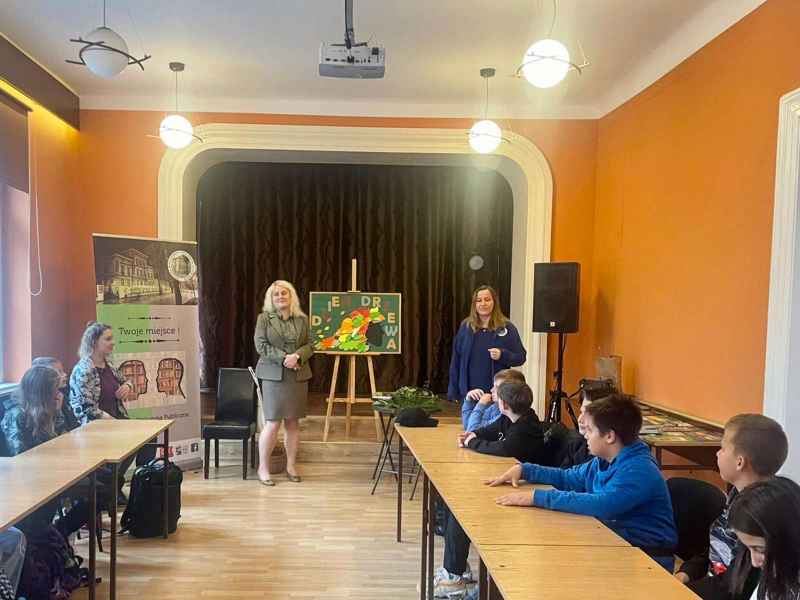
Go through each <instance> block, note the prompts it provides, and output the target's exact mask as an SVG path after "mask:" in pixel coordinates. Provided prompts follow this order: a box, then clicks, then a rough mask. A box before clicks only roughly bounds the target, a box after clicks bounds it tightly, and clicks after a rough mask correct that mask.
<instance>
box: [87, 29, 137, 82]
mask: <svg viewBox="0 0 800 600" xmlns="http://www.w3.org/2000/svg"><path fill="white" fill-rule="evenodd" d="M84 39H85V40H86V41H89V42H103V43H104V44H105V45H106V46H111V47H112V48H116V49H117V50H121V51H122V52H124V53H125V54H120V53H119V52H114V51H113V50H108V49H106V48H103V47H100V46H89V47H88V48H86V50H84V51H83V54H82V57H83V62H85V63H86V66H87V67H88V68H89V70H90V71H91V72H92V73H94V74H95V75H97V76H98V77H103V78H104V79H110V78H111V77H114V76H115V75H119V74H120V73H122V71H123V70H125V67H127V66H128V57H127V56H126V54H127V53H128V44H126V43H125V40H123V39H122V38H121V37H120V36H119V34H118V33H117V32H115V31H114V30H112V29H109V28H108V27H98V28H97V29H95V30H94V31H91V32H89V33H88V34H86V36H84Z"/></svg>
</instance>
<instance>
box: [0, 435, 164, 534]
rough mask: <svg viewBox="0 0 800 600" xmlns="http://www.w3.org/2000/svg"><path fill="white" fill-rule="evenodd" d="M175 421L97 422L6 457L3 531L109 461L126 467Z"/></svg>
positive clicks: (1, 490) (1, 468)
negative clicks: (132, 457)
mask: <svg viewBox="0 0 800 600" xmlns="http://www.w3.org/2000/svg"><path fill="white" fill-rule="evenodd" d="M170 425H172V420H169V419H168V420H163V421H162V420H155V419H147V420H134V419H131V420H117V419H107V420H97V421H92V422H90V423H88V424H86V425H84V426H82V427H78V428H77V429H74V430H73V431H70V432H69V433H65V434H64V435H60V436H58V437H57V438H54V439H52V440H50V441H48V442H45V443H44V444H40V445H38V446H36V447H35V448H31V449H30V450H28V451H27V452H23V453H22V454H19V455H17V456H13V457H11V458H0V482H2V485H0V531H3V530H5V529H7V528H8V527H10V526H11V525H12V524H14V523H16V522H17V521H19V520H20V519H22V518H24V517H26V516H27V515H29V514H30V513H32V512H33V511H34V510H36V509H37V508H39V507H41V506H43V505H44V504H46V503H47V502H49V501H50V500H52V499H53V498H55V497H56V496H58V495H59V494H61V493H63V492H64V491H65V490H67V489H68V488H69V487H70V486H72V485H74V484H75V483H76V482H77V481H79V480H80V479H82V478H83V477H86V476H88V475H89V474H91V472H92V471H94V470H95V469H97V468H98V467H100V466H101V465H103V464H104V463H107V462H112V463H113V462H120V461H122V460H124V459H125V458H126V457H128V456H130V455H131V454H133V453H134V452H136V451H137V450H138V449H139V448H141V447H142V446H143V445H144V444H146V443H147V442H148V441H149V440H150V439H152V438H153V437H155V436H156V435H158V434H159V433H161V432H162V431H164V430H165V429H166V428H167V427H169V426H170Z"/></svg>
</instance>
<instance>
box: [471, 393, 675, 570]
mask: <svg viewBox="0 0 800 600" xmlns="http://www.w3.org/2000/svg"><path fill="white" fill-rule="evenodd" d="M641 427H642V412H641V410H640V409H639V407H638V406H637V404H636V403H635V402H634V401H633V400H632V399H631V398H629V397H627V396H623V395H621V394H612V395H611V396H608V397H606V398H603V399H601V400H597V401H595V402H593V403H592V404H590V405H588V406H587V407H586V411H585V414H584V429H585V433H584V437H585V438H586V442H587V444H588V446H589V452H590V453H591V454H592V455H593V456H594V458H593V459H592V460H590V461H589V462H587V463H584V464H582V465H578V466H576V467H572V468H571V469H557V468H551V467H542V466H539V465H534V464H530V463H525V464H519V465H515V466H514V467H511V468H510V469H509V470H508V471H506V472H505V473H503V474H502V475H501V476H500V477H497V478H496V479H492V480H489V481H487V482H486V483H487V484H489V485H493V486H494V485H501V484H504V483H511V485H512V486H514V487H517V482H518V481H519V480H520V479H523V480H525V481H528V482H530V483H547V484H550V485H552V486H553V487H554V488H555V489H554V490H539V489H537V490H534V491H533V494H531V492H530V491H528V492H518V493H512V494H507V495H505V496H502V497H500V498H498V499H497V503H498V504H501V505H504V506H536V507H539V508H548V509H550V510H558V511H562V512H570V513H577V514H581V515H589V516H592V517H596V518H598V519H600V521H602V522H603V523H604V524H605V525H606V526H607V527H609V528H610V529H612V530H613V531H614V532H616V533H617V534H618V535H619V536H620V537H622V538H623V539H625V540H626V541H627V542H629V543H630V544H631V545H633V546H637V547H639V548H641V549H642V550H644V551H645V552H646V553H647V554H649V555H650V556H651V557H653V558H654V559H655V560H656V562H658V563H659V564H661V565H662V566H663V567H664V568H666V569H668V570H669V571H670V573H671V572H672V567H673V564H674V558H673V555H672V552H673V549H674V547H675V544H676V543H677V541H678V534H677V532H676V529H675V521H674V519H673V516H672V503H671V501H670V496H669V490H668V489H667V485H666V482H665V481H664V478H663V477H662V476H661V472H660V471H659V469H658V465H657V464H656V461H655V459H654V458H653V456H652V455H651V454H650V449H649V448H648V447H647V445H646V444H645V443H644V442H642V441H641V440H640V439H639V430H640V429H641Z"/></svg>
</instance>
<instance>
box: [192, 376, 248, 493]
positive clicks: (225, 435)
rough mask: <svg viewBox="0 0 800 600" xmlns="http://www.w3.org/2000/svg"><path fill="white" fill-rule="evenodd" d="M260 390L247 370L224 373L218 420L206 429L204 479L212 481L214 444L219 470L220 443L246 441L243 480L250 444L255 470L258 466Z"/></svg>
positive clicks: (219, 389) (204, 439)
mask: <svg viewBox="0 0 800 600" xmlns="http://www.w3.org/2000/svg"><path fill="white" fill-rule="evenodd" d="M255 392H256V390H255V384H254V383H253V379H252V377H251V376H250V372H249V371H248V370H247V369H220V370H219V378H218V380H217V406H216V409H215V410H214V420H213V421H212V422H211V423H209V424H208V425H204V426H203V441H204V442H205V462H204V464H203V478H204V479H208V463H209V453H210V450H211V440H214V467H215V468H219V440H242V479H247V441H248V440H250V461H251V466H252V467H255V466H256V393H255Z"/></svg>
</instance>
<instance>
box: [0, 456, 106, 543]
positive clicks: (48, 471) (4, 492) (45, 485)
mask: <svg viewBox="0 0 800 600" xmlns="http://www.w3.org/2000/svg"><path fill="white" fill-rule="evenodd" d="M27 454H28V453H27V452H26V453H25V454H21V455H19V456H15V457H12V458H0V481H2V482H3V484H2V485H0V531H4V530H6V529H8V528H9V527H11V525H13V524H14V523H16V522H17V521H19V520H20V519H23V518H24V517H26V516H28V515H29V514H31V513H32V512H33V511H35V510H36V509H38V508H40V507H41V506H44V505H45V504H46V503H47V502H49V501H50V500H52V499H53V498H55V497H56V496H58V495H59V494H61V493H62V492H64V491H65V490H66V489H68V488H69V487H71V486H72V485H74V484H75V483H76V482H77V481H79V480H81V479H82V478H83V477H86V476H87V475H88V474H89V473H91V472H92V471H93V470H94V469H96V468H97V467H99V466H100V465H102V464H103V460H102V459H100V458H95V459H93V460H86V459H84V458H79V459H75V458H71V459H70V458H64V459H59V461H58V462H55V461H54V460H47V461H45V460H44V455H40V456H38V457H28V456H26V455H27Z"/></svg>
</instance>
